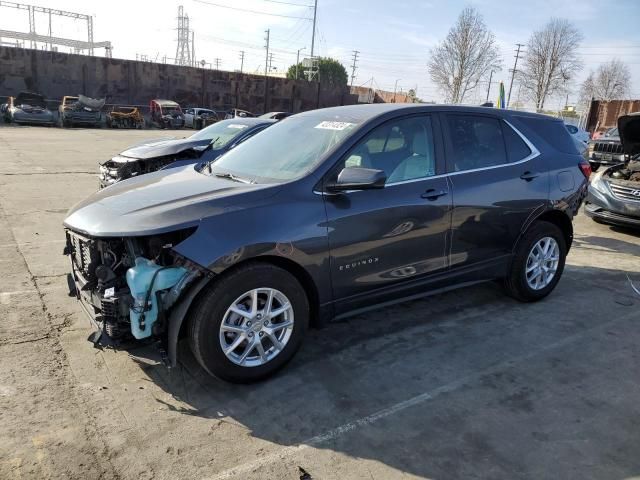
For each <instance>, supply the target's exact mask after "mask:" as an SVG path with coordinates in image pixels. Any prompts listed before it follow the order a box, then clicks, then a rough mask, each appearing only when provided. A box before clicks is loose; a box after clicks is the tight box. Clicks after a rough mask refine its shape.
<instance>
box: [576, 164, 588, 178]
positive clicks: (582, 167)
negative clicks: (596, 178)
mask: <svg viewBox="0 0 640 480" xmlns="http://www.w3.org/2000/svg"><path fill="white" fill-rule="evenodd" d="M578 166H579V167H580V171H581V172H582V174H583V175H584V176H585V178H586V179H587V180H589V177H590V176H591V164H589V162H580V163H579V164H578Z"/></svg>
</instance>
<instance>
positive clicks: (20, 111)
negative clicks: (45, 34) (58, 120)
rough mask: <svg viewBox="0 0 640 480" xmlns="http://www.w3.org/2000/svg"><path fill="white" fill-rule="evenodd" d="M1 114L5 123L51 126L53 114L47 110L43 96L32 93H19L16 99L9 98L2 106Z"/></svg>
mask: <svg viewBox="0 0 640 480" xmlns="http://www.w3.org/2000/svg"><path fill="white" fill-rule="evenodd" d="M2 113H3V117H4V121H5V122H7V123H19V124H20V123H22V124H33V125H53V124H54V123H55V121H54V119H53V112H51V110H49V109H48V108H47V100H46V98H44V96H42V95H40V94H38V93H33V92H20V93H19V94H18V96H17V97H9V99H8V100H7V103H6V104H4V105H3V108H2Z"/></svg>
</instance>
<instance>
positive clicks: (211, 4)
mask: <svg viewBox="0 0 640 480" xmlns="http://www.w3.org/2000/svg"><path fill="white" fill-rule="evenodd" d="M193 1H194V2H197V3H202V4H204V5H210V6H212V7H219V8H228V9H229V10H236V11H238V12H245V13H253V14H255V15H269V16H271V17H281V18H302V19H304V20H309V21H311V19H310V18H308V17H300V16H295V15H282V14H279V13H269V12H261V11H259V10H250V9H248V8H238V7H230V6H229V5H220V4H219V3H213V2H207V1H206V0H193Z"/></svg>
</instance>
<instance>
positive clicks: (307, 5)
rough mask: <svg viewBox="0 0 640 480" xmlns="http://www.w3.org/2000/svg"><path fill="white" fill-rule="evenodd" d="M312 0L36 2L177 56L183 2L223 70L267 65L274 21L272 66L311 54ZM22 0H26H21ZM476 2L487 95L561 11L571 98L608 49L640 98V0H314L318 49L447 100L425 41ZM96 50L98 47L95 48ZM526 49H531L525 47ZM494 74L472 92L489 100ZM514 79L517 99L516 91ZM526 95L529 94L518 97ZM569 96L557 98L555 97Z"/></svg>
mask: <svg viewBox="0 0 640 480" xmlns="http://www.w3.org/2000/svg"><path fill="white" fill-rule="evenodd" d="M313 2H314V0H179V1H171V0H135V1H132V0H129V1H125V0H111V1H109V2H103V1H100V2H98V1H87V0H39V1H35V2H29V3H32V4H36V5H41V6H46V7H50V8H57V9H62V10H70V11H76V12H80V13H86V14H90V15H93V16H94V32H95V33H94V38H95V40H96V41H104V40H109V41H111V42H112V44H113V56H114V57H116V58H127V59H135V58H136V57H137V56H140V55H146V56H147V58H149V59H150V60H158V61H162V59H163V58H164V57H165V56H166V57H167V59H168V60H167V61H168V62H173V58H174V57H175V55H176V36H177V31H176V26H177V20H176V17H177V11H178V6H179V5H183V7H184V11H185V13H186V14H188V15H189V20H190V26H191V28H192V30H193V31H194V32H195V50H196V55H195V56H196V59H197V60H198V61H200V60H204V61H205V62H207V67H209V65H211V64H215V63H216V59H218V63H219V66H220V68H221V69H222V70H238V69H239V68H240V51H241V50H244V52H245V60H244V71H245V72H251V73H264V68H265V49H264V45H265V40H264V37H265V30H267V29H269V30H270V39H271V51H272V53H273V55H274V56H273V63H272V66H273V67H275V69H277V70H278V71H285V70H286V69H287V68H288V66H289V65H291V64H293V63H295V60H296V56H297V51H298V50H299V49H302V50H301V53H300V56H301V58H303V57H304V56H306V55H309V54H310V51H311V37H312V30H313V29H312V21H311V18H312V17H313V7H312V5H313ZM23 3H24V2H23ZM467 5H471V6H474V7H475V8H477V10H478V11H479V12H480V13H481V14H482V15H483V17H484V20H485V22H486V24H487V26H488V27H489V29H490V30H491V31H492V32H493V33H494V35H495V38H496V42H497V44H498V47H499V49H500V52H501V54H502V57H503V68H502V70H501V71H500V72H497V73H496V74H494V76H493V82H492V84H491V91H490V99H491V100H494V101H495V97H496V96H497V92H498V83H499V82H500V81H504V83H505V88H506V89H508V86H509V80H510V73H509V70H510V69H512V68H513V62H514V57H513V56H514V54H515V51H514V50H515V48H516V47H515V44H516V43H523V44H526V43H527V40H528V38H529V36H530V35H531V33H532V32H533V31H535V30H536V29H539V28H541V27H543V26H544V24H545V23H546V22H548V21H549V20H550V19H551V17H558V18H565V19H567V20H569V21H570V22H572V23H573V24H574V25H575V26H576V27H577V28H578V30H579V31H580V32H581V33H582V35H583V37H584V39H583V41H582V44H581V46H580V49H579V54H580V57H581V59H582V62H583V68H582V70H581V71H580V72H579V74H578V75H577V76H576V78H575V79H574V81H573V88H572V93H571V95H570V97H569V103H572V101H575V100H576V99H577V93H578V88H579V84H580V83H581V81H582V80H584V78H585V77H586V76H587V75H588V73H589V71H591V70H595V69H596V68H597V67H598V65H599V64H601V63H603V62H607V61H609V60H611V59H612V58H614V57H615V58H618V59H620V60H622V61H623V62H625V63H626V64H627V65H628V66H629V68H630V70H631V74H632V86H631V91H630V96H631V97H633V98H640V30H638V28H637V23H638V19H640V1H638V0H579V1H577V0H575V1H568V0H567V1H565V0H529V1H527V2H516V1H506V0H470V1H469V0H449V1H435V0H395V1H389V0H318V9H317V23H316V40H315V52H314V53H315V54H316V55H321V56H331V57H333V58H336V59H338V60H339V61H341V62H342V63H343V65H344V66H345V67H346V68H347V71H348V72H349V74H351V65H352V62H353V59H352V55H353V51H354V50H358V51H359V52H360V53H359V56H358V62H357V70H356V78H355V81H354V85H367V86H369V85H371V86H373V87H374V88H379V89H383V90H389V91H393V90H394V88H395V86H396V85H397V87H398V91H401V90H402V91H405V92H406V91H407V90H408V89H410V88H417V94H418V97H420V98H422V99H423V100H427V101H431V100H434V101H442V99H443V96H442V94H441V92H439V91H438V90H437V88H436V86H435V85H434V84H433V83H432V82H431V81H430V79H429V75H428V72H427V68H426V63H427V59H428V57H429V49H430V48H431V47H433V46H435V45H436V44H437V43H438V42H439V41H441V40H442V39H444V37H445V36H446V34H447V32H448V30H449V29H450V28H451V26H452V25H453V24H454V23H455V21H456V19H457V17H458V15H459V14H460V11H461V10H462V9H463V8H464V7H465V6H467ZM0 29H8V30H19V31H28V19H27V15H26V12H20V11H15V12H14V11H8V9H6V8H4V9H3V10H2V15H0ZM36 31H37V32H38V33H43V34H47V33H48V19H47V18H46V17H45V16H43V15H38V16H36ZM52 31H53V35H59V36H65V37H71V38H76V39H86V26H85V25H83V24H81V23H80V22H76V21H73V20H71V19H66V18H63V19H55V18H54V21H53V23H52ZM98 54H99V55H100V54H101V53H98ZM525 55H526V49H525ZM487 87H488V79H487V81H485V83H484V84H483V85H481V86H480V87H479V88H478V89H477V92H475V94H474V95H472V96H471V97H470V98H469V101H470V102H471V103H481V102H484V100H485V98H486V94H487ZM517 87H518V85H517V84H515V85H514V88H513V93H512V101H513V100H514V99H516V98H517V93H518V88H517ZM521 100H524V98H522V99H521ZM564 100H565V99H564V97H563V98H557V99H553V100H552V101H551V102H550V103H551V105H549V106H550V108H554V107H555V105H554V102H555V103H558V105H557V106H558V107H560V105H561V104H562V105H563V104H564Z"/></svg>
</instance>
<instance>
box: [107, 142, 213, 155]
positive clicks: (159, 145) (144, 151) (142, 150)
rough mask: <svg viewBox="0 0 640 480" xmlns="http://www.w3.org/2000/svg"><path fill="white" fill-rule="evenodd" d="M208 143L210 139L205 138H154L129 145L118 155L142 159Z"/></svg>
mask: <svg viewBox="0 0 640 480" xmlns="http://www.w3.org/2000/svg"><path fill="white" fill-rule="evenodd" d="M210 143H211V140H207V139H205V140H189V139H188V138H183V139H179V140H173V139H172V140H168V139H162V140H154V141H150V142H145V143H143V144H141V145H136V146H134V147H131V148H129V149H128V150H125V151H124V152H122V153H121V154H120V156H121V157H129V158H135V159H139V160H144V159H147V158H156V157H164V156H165V155H175V154H176V153H180V152H183V151H185V150H188V149H190V148H193V147H206V146H207V145H209V144H210Z"/></svg>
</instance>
